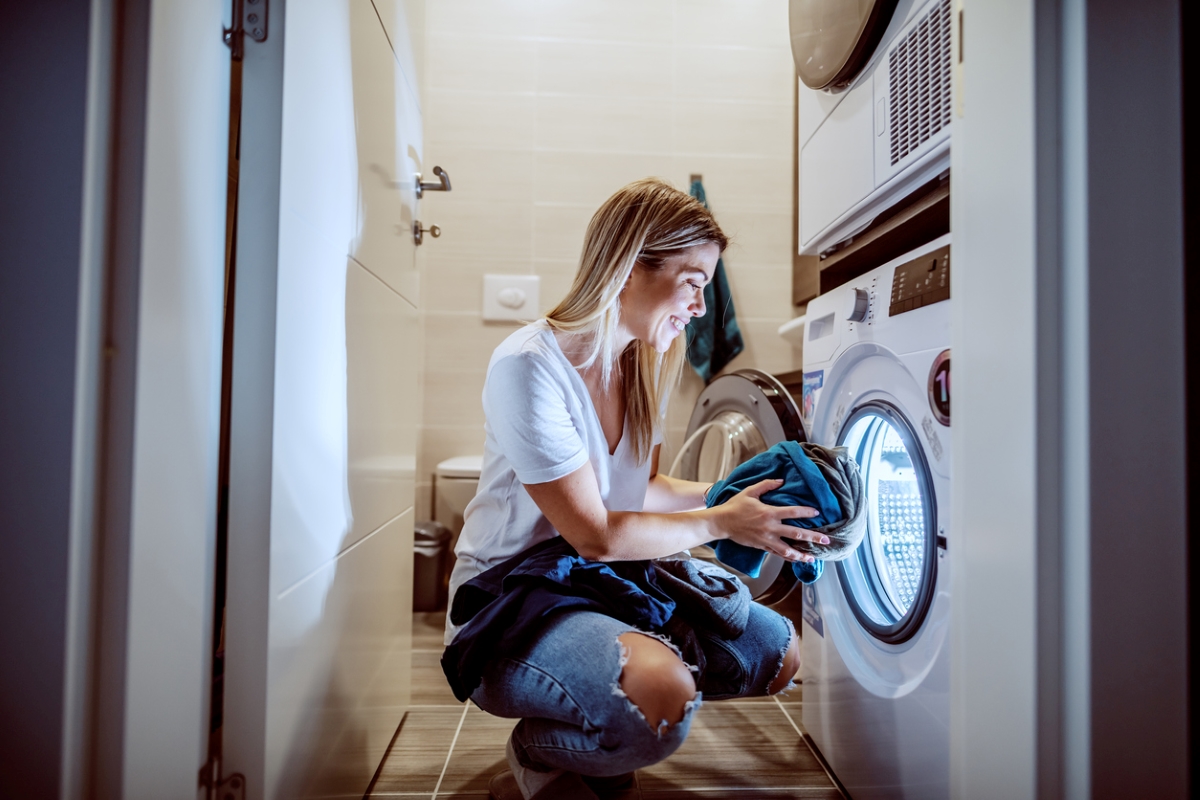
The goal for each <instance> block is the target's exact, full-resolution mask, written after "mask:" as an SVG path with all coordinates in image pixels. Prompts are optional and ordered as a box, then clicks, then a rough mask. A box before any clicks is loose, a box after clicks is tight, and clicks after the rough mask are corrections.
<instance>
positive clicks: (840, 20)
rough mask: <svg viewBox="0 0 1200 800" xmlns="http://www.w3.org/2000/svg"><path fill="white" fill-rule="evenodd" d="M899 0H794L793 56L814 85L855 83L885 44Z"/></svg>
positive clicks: (832, 86)
mask: <svg viewBox="0 0 1200 800" xmlns="http://www.w3.org/2000/svg"><path fill="white" fill-rule="evenodd" d="M896 2H897V0H791V2H790V3H789V4H788V21H789V25H790V27H791V33H792V57H793V58H794V59H795V60H796V71H797V73H799V75H800V80H802V81H804V85H805V86H808V87H809V88H810V89H841V88H845V87H846V86H849V85H850V84H851V83H852V82H853V81H854V78H855V77H856V76H857V75H858V73H859V72H861V71H862V69H863V67H865V66H866V65H867V62H869V61H870V60H871V56H872V55H873V54H874V53H875V48H877V47H878V46H879V42H880V40H881V39H882V38H883V34H884V32H885V31H886V30H887V26H888V23H889V22H891V21H892V13H893V12H894V11H895V10H896Z"/></svg>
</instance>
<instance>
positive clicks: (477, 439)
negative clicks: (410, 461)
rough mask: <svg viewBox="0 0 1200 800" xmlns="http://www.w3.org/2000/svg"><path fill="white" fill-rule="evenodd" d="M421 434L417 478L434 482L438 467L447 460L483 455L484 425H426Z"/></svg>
mask: <svg viewBox="0 0 1200 800" xmlns="http://www.w3.org/2000/svg"><path fill="white" fill-rule="evenodd" d="M420 434H421V458H420V460H419V461H418V462H417V477H418V479H420V480H422V481H428V482H430V483H432V482H433V474H434V470H435V469H436V467H437V465H438V464H440V463H441V462H443V461H445V460H446V459H447V458H454V457H455V456H470V455H479V454H481V453H483V438H484V435H483V425H482V424H479V425H458V426H449V427H447V426H438V427H433V426H430V425H424V426H422V427H421V430H420Z"/></svg>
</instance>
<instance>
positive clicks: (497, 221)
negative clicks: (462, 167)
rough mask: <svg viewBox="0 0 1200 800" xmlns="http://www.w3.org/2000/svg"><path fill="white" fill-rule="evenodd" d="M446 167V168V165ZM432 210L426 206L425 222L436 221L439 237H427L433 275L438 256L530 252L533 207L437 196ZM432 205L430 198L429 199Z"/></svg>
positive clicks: (523, 255)
mask: <svg viewBox="0 0 1200 800" xmlns="http://www.w3.org/2000/svg"><path fill="white" fill-rule="evenodd" d="M447 169H449V167H447ZM439 200H442V201H443V202H441V203H439V205H438V208H437V209H436V210H434V209H433V208H432V207H427V208H426V209H425V210H424V211H422V212H421V213H423V214H425V218H424V220H423V221H424V222H426V223H432V222H437V224H438V225H440V226H441V228H442V236H441V238H440V239H428V240H426V244H425V245H423V247H428V248H429V249H430V256H429V260H428V261H427V262H426V263H427V265H428V267H429V268H428V269H426V270H425V275H426V277H427V278H431V279H432V278H434V276H435V275H437V271H436V269H435V268H434V267H435V266H436V264H437V259H439V258H486V259H490V260H498V259H504V260H510V261H511V260H521V259H527V258H530V257H532V255H533V208H532V207H531V206H530V205H529V203H520V202H515V201H509V202H504V201H486V200H461V199H459V200H455V199H453V197H452V196H447V197H445V198H439ZM430 206H432V201H431V202H430Z"/></svg>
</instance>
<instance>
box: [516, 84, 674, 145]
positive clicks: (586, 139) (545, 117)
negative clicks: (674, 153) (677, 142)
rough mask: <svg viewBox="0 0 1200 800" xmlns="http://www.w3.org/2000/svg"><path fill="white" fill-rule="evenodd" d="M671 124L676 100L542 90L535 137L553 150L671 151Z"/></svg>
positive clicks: (538, 99)
mask: <svg viewBox="0 0 1200 800" xmlns="http://www.w3.org/2000/svg"><path fill="white" fill-rule="evenodd" d="M670 123H671V103H670V102H668V101H664V100H661V99H646V98H621V97H573V96H564V95H540V96H539V97H538V98H537V126H536V130H537V132H536V138H535V140H534V141H535V144H536V146H537V147H539V148H544V149H552V150H595V151H600V152H610V153H611V152H629V153H666V152H670V148H671V124H670Z"/></svg>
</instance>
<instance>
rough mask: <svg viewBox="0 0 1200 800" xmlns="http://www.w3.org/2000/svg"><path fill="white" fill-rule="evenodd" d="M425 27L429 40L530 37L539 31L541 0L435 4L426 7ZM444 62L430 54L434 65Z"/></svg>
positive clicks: (468, 0) (445, 0) (439, 0)
mask: <svg viewBox="0 0 1200 800" xmlns="http://www.w3.org/2000/svg"><path fill="white" fill-rule="evenodd" d="M425 5H426V8H425V25H426V31H427V32H428V34H429V36H430V37H431V38H432V37H435V36H438V35H440V34H450V35H452V36H467V35H473V36H492V37H497V38H500V37H513V38H522V37H529V36H531V35H533V33H534V32H535V31H536V29H537V24H538V20H539V18H540V16H541V11H542V10H541V8H539V6H540V5H541V0H505V1H504V2H503V3H498V2H496V0H433V2H428V3H426V4H425ZM438 58H440V54H439V53H438V52H437V51H436V50H434V49H430V51H429V60H430V61H431V62H432V61H434V60H435V59H438Z"/></svg>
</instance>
